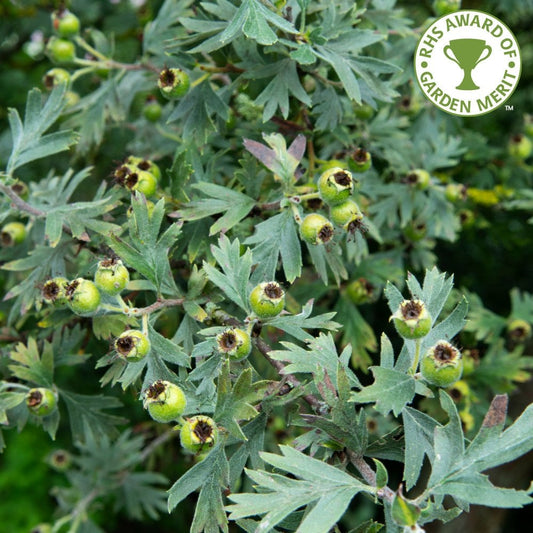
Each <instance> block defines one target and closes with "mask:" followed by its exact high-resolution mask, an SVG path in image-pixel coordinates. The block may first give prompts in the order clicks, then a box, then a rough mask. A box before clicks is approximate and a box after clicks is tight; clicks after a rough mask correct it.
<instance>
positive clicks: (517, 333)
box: [507, 318, 531, 342]
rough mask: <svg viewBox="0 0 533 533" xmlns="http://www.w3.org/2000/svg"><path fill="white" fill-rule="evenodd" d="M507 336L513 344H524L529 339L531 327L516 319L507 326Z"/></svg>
mask: <svg viewBox="0 0 533 533" xmlns="http://www.w3.org/2000/svg"><path fill="white" fill-rule="evenodd" d="M507 334H508V335H509V337H510V338H511V340H513V341H515V342H524V341H525V340H527V339H529V337H531V326H530V324H529V322H526V321H525V320H522V319H520V318H517V319H516V320H512V321H511V322H510V323H509V325H508V326H507Z"/></svg>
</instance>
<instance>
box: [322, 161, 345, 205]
mask: <svg viewBox="0 0 533 533" xmlns="http://www.w3.org/2000/svg"><path fill="white" fill-rule="evenodd" d="M353 188H354V179H353V177H352V174H351V172H349V171H348V170H343V169H342V168H340V167H333V168H329V169H328V170H326V171H325V172H323V173H322V175H321V176H320V178H319V180H318V192H319V194H320V197H321V198H322V200H324V202H326V203H327V204H329V205H337V204H340V203H342V202H344V201H345V200H347V199H348V198H349V197H350V195H351V194H352V192H353Z"/></svg>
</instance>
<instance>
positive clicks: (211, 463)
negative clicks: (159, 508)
mask: <svg viewBox="0 0 533 533" xmlns="http://www.w3.org/2000/svg"><path fill="white" fill-rule="evenodd" d="M210 477H213V478H217V477H218V479H221V478H222V479H223V478H225V477H227V459H226V455H225V453H224V443H222V442H221V443H219V444H217V445H215V447H214V448H213V449H212V450H211V451H210V452H209V453H208V455H207V457H206V458H205V459H204V460H203V461H200V462H199V463H196V464H195V465H194V466H193V467H192V468H191V469H190V470H188V471H187V472H185V474H183V475H182V476H181V477H180V478H179V479H178V480H177V481H176V482H175V483H174V485H172V487H170V489H169V490H168V511H169V512H172V510H173V509H174V508H175V507H176V506H177V505H178V504H179V503H180V502H181V501H183V500H184V499H185V498H186V497H187V496H188V495H189V494H191V492H194V491H195V490H197V489H199V488H200V487H202V486H203V485H204V484H205V483H206V481H207V480H208V479H209V478H210Z"/></svg>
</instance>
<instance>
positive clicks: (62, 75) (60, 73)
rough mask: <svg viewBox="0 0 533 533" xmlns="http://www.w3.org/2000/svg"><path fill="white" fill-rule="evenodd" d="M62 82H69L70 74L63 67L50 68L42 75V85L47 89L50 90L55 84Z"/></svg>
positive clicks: (66, 83)
mask: <svg viewBox="0 0 533 533" xmlns="http://www.w3.org/2000/svg"><path fill="white" fill-rule="evenodd" d="M62 83H64V84H65V85H68V84H69V83H70V74H69V72H68V71H66V70H65V69H64V68H51V69H50V70H49V71H48V72H47V73H46V74H45V75H44V76H43V85H44V86H45V88H46V89H48V90H49V91H51V90H52V89H53V88H54V87H55V86H56V85H61V84H62Z"/></svg>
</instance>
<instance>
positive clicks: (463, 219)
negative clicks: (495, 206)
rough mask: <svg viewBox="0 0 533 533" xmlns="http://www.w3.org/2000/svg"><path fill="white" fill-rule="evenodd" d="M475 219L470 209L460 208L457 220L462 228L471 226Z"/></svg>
mask: <svg viewBox="0 0 533 533" xmlns="http://www.w3.org/2000/svg"><path fill="white" fill-rule="evenodd" d="M475 221H476V217H475V215H474V213H473V212H472V211H471V210H470V209H461V211H459V222H460V223H461V226H462V227H463V228H465V229H468V228H471V227H472V226H473V225H474V223H475Z"/></svg>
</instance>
